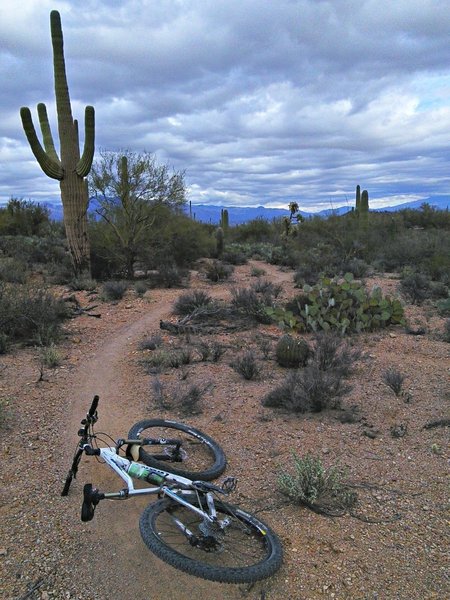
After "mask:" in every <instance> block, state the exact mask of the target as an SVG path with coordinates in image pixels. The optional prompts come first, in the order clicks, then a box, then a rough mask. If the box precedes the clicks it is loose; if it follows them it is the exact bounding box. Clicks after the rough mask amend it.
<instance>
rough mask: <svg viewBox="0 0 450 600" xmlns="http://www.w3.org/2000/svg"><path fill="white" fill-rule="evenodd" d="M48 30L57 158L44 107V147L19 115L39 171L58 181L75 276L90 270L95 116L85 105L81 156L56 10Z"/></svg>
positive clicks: (26, 113)
mask: <svg viewBox="0 0 450 600" xmlns="http://www.w3.org/2000/svg"><path fill="white" fill-rule="evenodd" d="M50 30H51V36H52V46H53V68H54V79H55V96H56V111H57V116H58V132H59V144H60V157H59V156H58V154H57V152H56V149H55V144H54V142H53V136H52V132H51V129H50V125H49V121H48V117H47V108H46V106H45V104H43V103H40V104H38V105H37V112H38V117H39V124H40V127H41V131H42V139H43V143H44V148H43V147H42V145H41V143H40V141H39V139H38V136H37V134H36V130H35V128H34V125H33V120H32V117H31V112H30V109H29V108H27V107H22V108H21V109H20V116H21V118H22V125H23V128H24V131H25V135H26V136H27V139H28V143H29V144H30V148H31V150H32V152H33V154H34V156H35V157H36V160H37V161H38V163H39V165H40V167H41V169H42V170H43V171H44V173H45V174H46V175H48V176H49V177H52V178H53V179H57V180H58V181H59V185H60V189H61V200H62V204H63V210H64V225H65V229H66V235H67V241H68V245H69V250H70V254H71V258H72V264H73V268H74V271H75V274H77V275H79V274H81V273H83V272H89V271H90V260H89V238H88V229H87V223H88V222H87V208H88V203H89V195H88V188H87V181H86V179H85V177H86V175H87V174H88V173H89V171H90V168H91V165H92V160H93V157H94V138H95V116H94V108H93V107H92V106H86V109H85V136H84V149H83V154H82V156H81V157H80V149H79V138H78V123H77V121H76V120H74V119H73V117H72V107H71V104H70V97H69V88H68V85H67V78H66V67H65V62H64V42H63V34H62V28H61V17H60V15H59V12H58V11H56V10H53V11H52V12H51V13H50Z"/></svg>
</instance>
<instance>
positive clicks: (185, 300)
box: [173, 290, 212, 316]
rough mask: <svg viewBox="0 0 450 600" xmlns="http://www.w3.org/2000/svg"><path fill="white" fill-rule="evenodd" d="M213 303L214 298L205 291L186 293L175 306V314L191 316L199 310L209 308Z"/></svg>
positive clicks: (178, 299)
mask: <svg viewBox="0 0 450 600" xmlns="http://www.w3.org/2000/svg"><path fill="white" fill-rule="evenodd" d="M211 303H212V298H211V296H210V295H209V294H207V293H206V292H204V291H203V290H193V291H190V292H185V293H184V294H181V296H179V297H178V298H177V299H176V301H175V304H174V307H173V312H174V313H175V314H176V315H181V316H185V315H190V314H191V313H192V312H194V310H196V309H197V308H202V307H205V306H209V305H210V304H211Z"/></svg>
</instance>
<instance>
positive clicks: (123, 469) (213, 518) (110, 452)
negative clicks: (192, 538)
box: [85, 444, 217, 527]
mask: <svg viewBox="0 0 450 600" xmlns="http://www.w3.org/2000/svg"><path fill="white" fill-rule="evenodd" d="M85 447H89V448H90V447H91V446H90V444H86V446H85ZM99 450H100V458H102V459H103V460H104V461H105V463H106V464H107V465H108V466H109V467H110V468H111V469H112V470H113V471H114V472H115V473H116V474H117V475H118V476H119V477H120V478H121V479H123V481H124V482H125V483H126V485H127V488H126V489H125V490H120V491H119V492H106V493H104V497H105V499H109V500H113V499H125V498H129V497H131V496H145V495H149V494H162V495H164V496H168V497H169V498H171V499H172V500H175V502H178V503H179V504H181V505H183V506H185V507H186V508H189V510H192V511H193V512H195V513H197V514H199V515H200V516H202V517H203V518H205V519H206V520H208V521H210V522H211V523H216V522H217V513H216V510H215V508H214V498H213V494H212V493H211V492H203V493H204V494H205V497H206V501H207V504H208V509H209V512H205V511H203V510H202V509H201V508H198V507H197V506H194V505H193V504H192V503H191V502H188V501H187V500H185V499H184V498H183V497H182V496H192V495H193V494H195V495H196V497H197V498H198V499H199V496H198V492H197V490H196V488H195V486H194V485H193V481H192V480H191V479H187V478H186V477H181V476H180V475H174V474H173V473H169V472H168V471H162V470H160V469H155V468H154V467H149V466H147V465H146V467H145V468H146V469H148V471H149V473H153V474H155V475H159V476H160V477H164V480H165V481H166V482H167V483H169V484H170V483H172V484H178V485H175V486H174V487H175V489H171V487H169V486H168V485H165V484H164V485H161V486H157V485H156V484H155V485H154V486H153V487H146V488H139V489H136V488H135V487H134V484H133V480H132V478H131V477H130V475H129V474H128V470H129V468H130V467H131V466H132V465H139V466H142V465H140V463H136V462H134V461H131V460H128V459H127V458H124V457H122V456H119V455H118V453H117V450H116V448H115V447H110V448H100V449H99ZM141 481H142V480H141ZM199 505H200V502H199ZM176 520H177V519H176ZM180 525H181V524H180ZM183 527H184V526H183Z"/></svg>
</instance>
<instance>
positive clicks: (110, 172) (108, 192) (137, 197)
mask: <svg viewBox="0 0 450 600" xmlns="http://www.w3.org/2000/svg"><path fill="white" fill-rule="evenodd" d="M89 186H90V191H91V194H92V196H94V197H95V202H96V204H97V208H96V212H97V214H98V215H99V216H100V217H101V218H102V219H103V221H104V222H105V223H107V224H108V226H109V228H110V230H111V232H112V233H113V236H114V238H115V240H116V242H117V245H118V248H119V252H118V254H119V255H121V256H120V257H119V258H120V259H121V262H122V263H123V268H124V273H125V276H126V277H127V278H129V279H132V278H133V276H134V263H135V261H136V259H137V257H138V255H139V252H140V250H141V249H142V248H143V247H144V246H145V245H146V244H147V242H148V236H149V235H150V232H151V229H152V227H153V224H154V222H155V219H156V217H157V213H158V207H159V206H164V207H167V208H169V209H171V211H172V212H173V213H178V212H181V209H182V207H183V205H184V204H185V202H186V185H185V181H184V172H179V171H173V172H172V173H170V171H169V168H168V167H167V165H161V164H158V162H157V160H156V158H155V156H154V155H152V154H150V153H148V152H142V153H136V152H131V151H129V150H125V151H124V152H122V153H119V152H108V151H101V152H100V158H99V159H98V160H96V161H95V162H94V164H93V165H92V170H91V173H90V175H89Z"/></svg>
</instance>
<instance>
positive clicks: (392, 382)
mask: <svg viewBox="0 0 450 600" xmlns="http://www.w3.org/2000/svg"><path fill="white" fill-rule="evenodd" d="M404 380H405V376H404V375H403V374H402V373H401V372H400V371H399V370H398V369H394V368H393V367H391V368H389V369H387V370H386V371H385V372H384V373H383V381H384V383H385V384H386V385H387V386H388V387H389V388H391V390H392V391H393V392H394V394H395V395H396V396H400V394H401V391H402V386H403V382H404Z"/></svg>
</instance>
